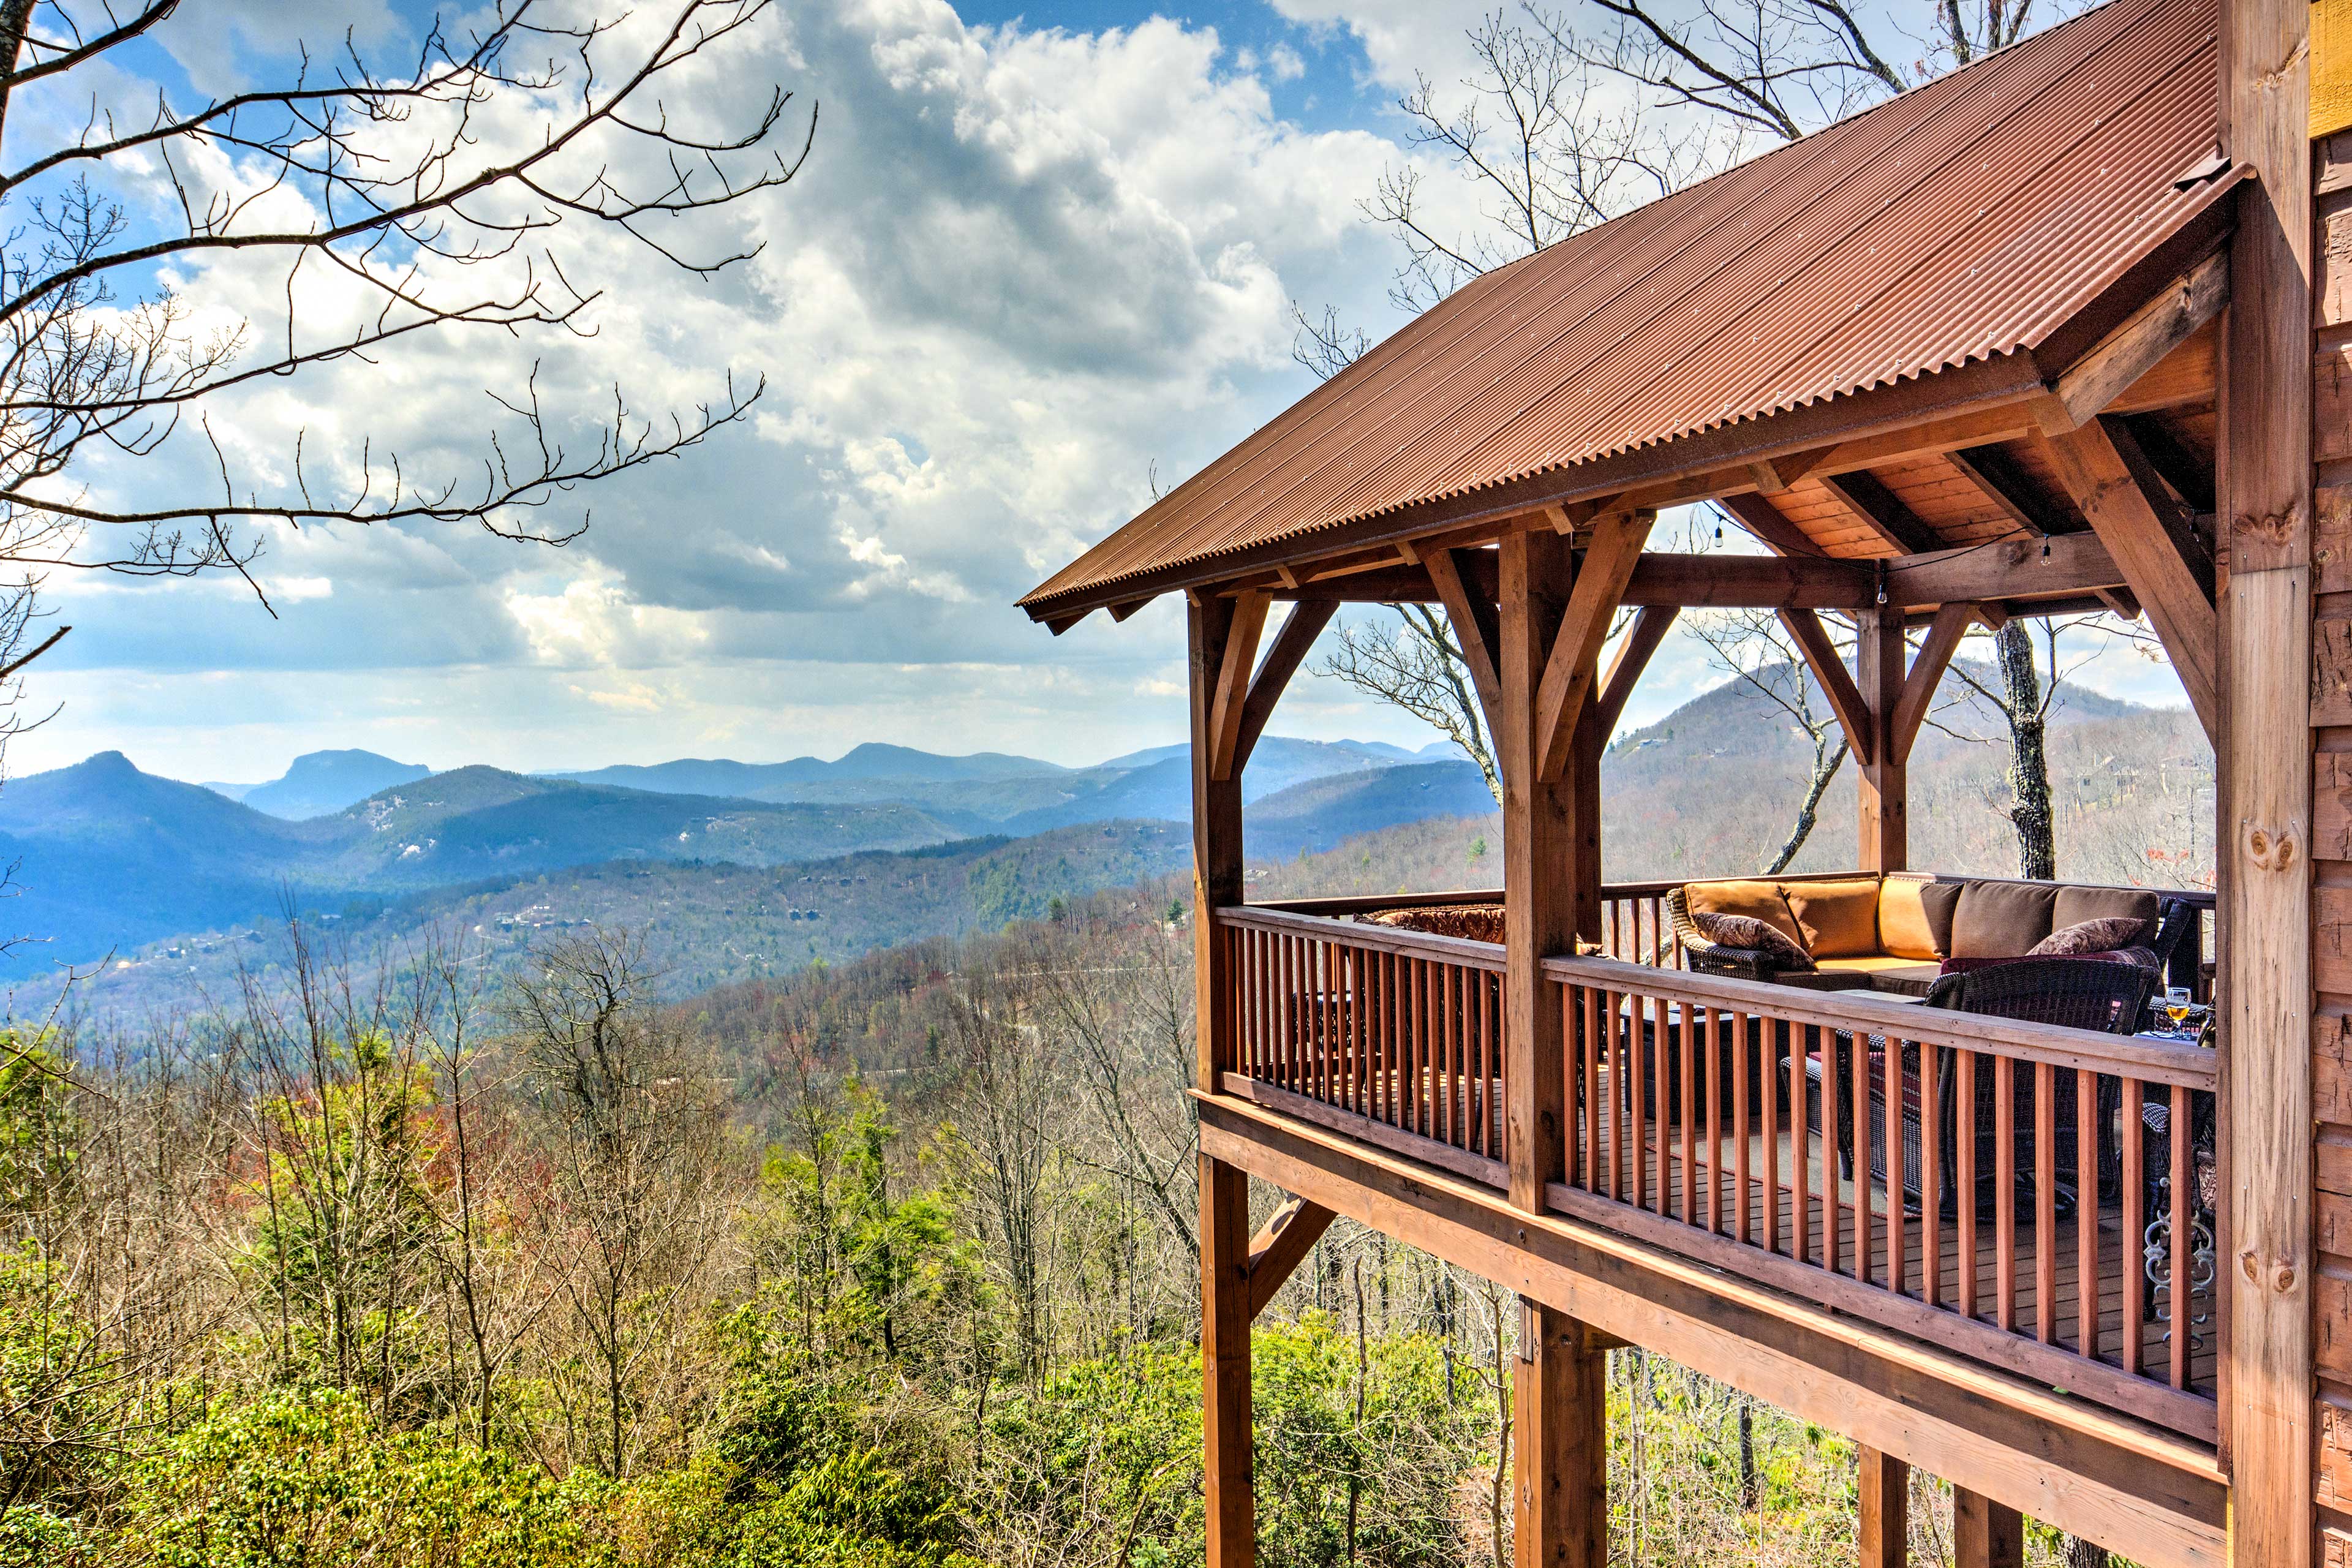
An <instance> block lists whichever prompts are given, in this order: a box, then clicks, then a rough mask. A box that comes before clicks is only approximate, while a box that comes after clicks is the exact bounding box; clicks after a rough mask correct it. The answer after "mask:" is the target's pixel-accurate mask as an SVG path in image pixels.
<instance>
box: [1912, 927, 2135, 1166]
mask: <svg viewBox="0 0 2352 1568" xmlns="http://www.w3.org/2000/svg"><path fill="white" fill-rule="evenodd" d="M2157 984H2158V973H2157V972H2156V971H2154V970H2151V969H2145V968H2142V967H2141V966H2140V965H2138V964H2136V963H2084V962H2083V961H2082V960H2080V959H2065V958H2052V959H2042V960H2036V961H2034V962H2032V963H2008V964H2003V965H2001V966H2000V968H1998V969H1980V970H1978V971H1976V972H1975V973H1969V974H1951V975H1947V976H1945V977H1944V978H1943V979H1941V980H1938V981H1937V982H1936V985H1935V989H1934V990H1932V991H1930V992H1928V993H1927V1001H1926V1002H1925V1003H1924V1004H1923V1005H1926V1006H1929V1007H1940V1008H1943V1009H1944V1010H1946V1011H1948V1012H1954V1013H1978V1014H1983V1015H1986V1016H1991V1017H1997V1018H2015V1019H2019V1020H2021V1021H2023V1022H2027V1023H2034V1024H2055V1025H2059V1026H2063V1027H2065V1028H2073V1029H2095V1030H2098V1031H2100V1032H2102V1033H2105V1034H2111V1035H2129V1034H2132V1033H2133V1032H2135V1031H2136V1030H2137V1028H2138V1027H2139V1024H2140V1019H2141V1016H2142V1015H2143V1014H2144V1012H2145V1011H2146V1009H2147V999H2148V996H2149V994H2150V993H2152V992H2153V991H2154V990H2155V988H2156V986H2157ZM1937 1054H1938V1055H1939V1056H1940V1057H1941V1058H1943V1060H1942V1061H1941V1063H1940V1064H1939V1066H1938V1068H1937V1074H1938V1079H1939V1081H1940V1083H1941V1084H1942V1086H1943V1089H1944V1093H1943V1095H1942V1102H1943V1105H1944V1107H1945V1110H1944V1115H1945V1118H1946V1127H1945V1131H1946V1134H1947V1135H1946V1137H1945V1138H1944V1140H1943V1143H1944V1157H1943V1162H1942V1163H1943V1165H1944V1176H1945V1184H1946V1191H1948V1192H1950V1193H1953V1194H1958V1190H1959V1189H1958V1171H1959V1165H1958V1151H1957V1141H1956V1139H1954V1138H1953V1137H1952V1136H1950V1134H1951V1132H1952V1131H1953V1128H1954V1125H1955V1122H1954V1120H1953V1119H1954V1118H1955V1117H1956V1115H1957V1112H1958V1106H1957V1105H1956V1104H1955V1103H1954V1094H1953V1092H1952V1091H1953V1089H1954V1088H1955V1087H1956V1085H1957V1081H1958V1073H1959V1056H1958V1052H1956V1051H1952V1050H1944V1051H1941V1052H1938V1053H1937ZM1994 1076H1995V1075H1994V1071H1993V1067H1992V1060H1991V1058H1990V1057H1985V1056H1979V1057H1978V1058H1977V1068H1976V1096H1975V1098H1976V1103H1975V1105H1974V1106H1973V1107H1971V1108H1970V1110H1971V1114H1973V1115H1974V1117H1975V1118H1976V1134H1977V1139H1976V1144H1977V1159H1976V1163H1977V1172H1976V1176H1977V1192H1978V1194H1979V1206H1982V1205H1986V1204H1989V1203H1990V1201H1991V1200H1992V1198H1993V1194H1992V1191H1991V1184H1992V1173H1993V1157H1994V1156H1993V1141H1994V1137H1995V1135H1996V1133H1997V1131H1998V1126H1997V1123H1996V1121H1995V1115H1996V1111H1995V1105H1994V1100H1995V1083H1994ZM2037 1076H2038V1075H2037V1074H2035V1073H2032V1072H2019V1073H2015V1074H2013V1075H2012V1081H2011V1092H2012V1100H2011V1112H2012V1115H2013V1117H2014V1120H2015V1123H2016V1125H2015V1127H2014V1129H2013V1130H2012V1137H2013V1138H2014V1140H2015V1145H2016V1150H2017V1173H2018V1188H2019V1194H2020V1195H2021V1196H2024V1195H2031V1194H2032V1191H2033V1171H2034V1169H2035V1163H2034V1148H2033V1136H2034V1132H2033V1129H2034V1107H2033V1094H2034V1081H2035V1079H2036V1078H2037ZM2050 1087H2051V1093H2052V1096H2053V1100H2054V1101H2055V1103H2054V1104H2053V1105H2052V1107H2051V1111H2052V1116H2051V1121H2052V1128H2053V1134H2054V1141H2055V1142H2056V1144H2057V1147H2056V1148H2055V1149H2054V1150H2053V1170H2054V1171H2055V1172H2056V1173H2058V1174H2059V1176H2060V1177H2061V1178H2062V1179H2061V1180H2059V1181H2058V1182H2057V1184H2056V1185H2057V1188H2058V1194H2057V1195H2058V1197H2059V1199H2060V1201H2061V1202H2063V1203H2068V1204H2071V1203H2073V1202H2074V1200H2075V1198H2076V1197H2077V1195H2078V1194H2076V1193H2075V1191H2074V1183H2073V1180H2072V1178H2073V1177H2074V1173H2075V1171H2076V1170H2077V1168H2078V1167H2077V1165H2076V1163H2075V1140H2076V1138H2077V1137H2078V1136H2079V1130H2078V1129H2077V1128H2076V1127H2075V1125H2074V1123H2075V1107H2076V1105H2077V1103H2078V1101H2077V1098H2076V1096H2075V1093H2074V1069H2072V1068H2058V1069H2056V1070H2055V1071H2054V1072H2053V1073H2052V1075H2051V1085H2050ZM2115 1092H2116V1090H2115V1085H2114V1084H2113V1083H2112V1082H2109V1081H2106V1080H2104V1079H2103V1080H2102V1081H2101V1083H2100V1085H2099V1107H2098V1114H2099V1122H2100V1125H2102V1126H2104V1125H2105V1124H2106V1122H2107V1121H2109V1120H2110V1119H2111V1117H2112V1114H2113V1111H2114V1109H2115V1108H2114V1106H2113V1105H2112V1104H2111V1103H2110V1100H2111V1099H2112V1097H2113V1096H2114V1094H2115ZM2121 1159H2122V1154H2121V1151H2119V1150H2116V1149H2113V1148H2105V1149H2101V1150H2100V1151H2099V1152H2098V1171H2099V1181H2100V1184H2101V1185H2102V1186H2103V1187H2110V1188H2111V1187H2112V1186H2113V1185H2114V1184H2115V1183H2116V1181H2117V1179H2118V1178H2119V1175H2120V1172H2121Z"/></svg>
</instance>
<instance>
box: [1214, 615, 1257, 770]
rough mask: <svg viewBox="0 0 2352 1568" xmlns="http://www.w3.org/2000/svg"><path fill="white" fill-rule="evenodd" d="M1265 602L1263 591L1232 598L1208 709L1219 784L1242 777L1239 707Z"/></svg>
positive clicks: (1243, 701)
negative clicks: (1214, 687)
mask: <svg viewBox="0 0 2352 1568" xmlns="http://www.w3.org/2000/svg"><path fill="white" fill-rule="evenodd" d="M1267 602H1268V601H1267V599H1266V596H1265V595H1264V594H1242V595H1236V596H1235V597H1234V599H1233V600H1232V601H1231V604H1232V605H1233V619H1232V622H1231V625H1230V626H1229V627H1228V628H1227V631H1226V634H1225V645H1224V650H1223V658H1220V659H1219V660H1218V663H1217V670H1216V678H1215V679H1216V689H1215V690H1214V691H1213V693H1212V697H1211V706H1210V711H1209V734H1208V742H1209V752H1208V755H1209V776H1210V777H1211V778H1213V779H1215V780H1217V781H1218V782H1219V783H1223V782H1224V781H1226V780H1229V779H1235V778H1238V777H1240V776H1241V771H1242V769H1241V737H1242V709H1243V707H1244V705H1245V704H1246V703H1247V702H1248V700H1249V681H1250V671H1251V669H1252V668H1253V667H1254V666H1255V664H1256V663H1257V639H1258V635H1259V634H1260V633H1261V632H1263V631H1264V630H1265V610H1266V605H1267Z"/></svg>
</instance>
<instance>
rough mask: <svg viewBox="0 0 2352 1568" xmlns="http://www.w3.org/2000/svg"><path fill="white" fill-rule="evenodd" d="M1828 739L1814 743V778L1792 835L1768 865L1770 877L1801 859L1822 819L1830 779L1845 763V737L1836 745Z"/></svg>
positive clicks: (1791, 832) (1799, 808)
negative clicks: (1806, 844) (1808, 840)
mask: <svg viewBox="0 0 2352 1568" xmlns="http://www.w3.org/2000/svg"><path fill="white" fill-rule="evenodd" d="M1826 740H1827V738H1826V737H1825V736H1824V737H1820V738H1817V739H1816V740H1815V741H1814V742H1813V776H1812V780H1811V783H1809V784H1806V786H1805V799H1804V803H1803V804H1802V805H1799V806H1798V807H1797V820H1796V821H1795V822H1793V823H1791V824H1790V826H1789V837H1788V838H1787V839H1786V840H1785V841H1783V842H1782V844H1781V845H1780V850H1779V852H1778V853H1776V854H1775V855H1774V856H1773V857H1772V860H1771V863H1770V864H1769V865H1768V866H1766V867H1765V868H1764V872H1763V874H1764V875H1765V876H1767V877H1774V876H1778V875H1780V873H1781V872H1783V871H1785V870H1787V869H1788V868H1789V862H1790V861H1791V860H1794V859H1795V858H1797V851H1798V850H1800V849H1802V848H1803V847H1805V840H1806V839H1808V838H1810V837H1812V833H1813V824H1814V823H1815V822H1817V821H1819V820H1820V818H1821V807H1822V795H1823V794H1825V793H1826V792H1827V791H1828V789H1829V787H1830V781H1831V780H1832V779H1833V778H1835V777H1837V771H1838V769H1840V768H1842V767H1843V766H1844V765H1845V751H1846V744H1845V738H1844V737H1843V735H1841V736H1839V738H1838V740H1837V742H1836V744H1834V745H1831V744H1828V743H1826Z"/></svg>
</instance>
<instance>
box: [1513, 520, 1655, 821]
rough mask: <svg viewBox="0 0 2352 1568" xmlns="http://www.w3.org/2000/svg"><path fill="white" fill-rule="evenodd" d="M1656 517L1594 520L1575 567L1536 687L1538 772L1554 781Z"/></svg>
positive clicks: (1564, 761)
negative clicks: (1602, 648) (1538, 683)
mask: <svg viewBox="0 0 2352 1568" xmlns="http://www.w3.org/2000/svg"><path fill="white" fill-rule="evenodd" d="M1655 521H1657V514H1656V513H1654V512H1634V513H1632V514H1630V515H1627V516H1623V517H1606V518H1603V519H1601V521H1599V522H1596V523H1595V524H1594V525H1593V530H1592V542H1591V544H1590V545H1588V546H1587V547H1586V548H1585V551H1584V555H1583V560H1582V562H1581V563H1580V564H1579V565H1578V566H1577V567H1576V578H1575V586H1574V588H1573V589H1572V590H1571V591H1570V597H1569V601H1568V604H1567V605H1566V606H1565V608H1564V610H1563V612H1562V615H1561V617H1560V625H1559V635H1558V636H1557V637H1554V638H1553V640H1552V644H1551V651H1550V654H1549V657H1548V658H1546V659H1545V661H1544V666H1543V679H1542V683H1541V685H1540V687H1539V688H1538V690H1537V693H1536V715H1535V717H1536V737H1535V738H1536V747H1537V749H1536V756H1535V762H1536V776H1537V777H1538V778H1541V779H1547V780H1552V781H1555V782H1556V781H1558V780H1559V778H1560V776H1561V774H1562V773H1563V772H1564V771H1565V770H1566V769H1567V767H1568V753H1569V748H1570V746H1571V745H1572V744H1573V743H1574V742H1575V738H1576V727H1577V721H1578V720H1579V719H1580V717H1581V716H1582V713H1583V710H1584V705H1585V702H1586V701H1587V700H1589V699H1590V698H1591V695H1592V687H1593V682H1594V680H1595V679H1596V669H1597V666H1598V664H1599V662H1600V658H1601V644H1602V643H1604V642H1606V641H1608V639H1609V623H1610V622H1611V621H1612V619H1614V618H1615V616H1616V614H1617V606H1618V605H1619V603H1620V602H1621V601H1622V598H1623V596H1624V593H1625V584H1627V583H1628V582H1629V581H1631V580H1632V578H1633V569H1634V567H1636V566H1637V565H1639V564H1640V563H1641V560H1642V543H1643V541H1644V540H1646V539H1647V538H1649V536H1650V525H1651V524H1652V523H1654V522H1655Z"/></svg>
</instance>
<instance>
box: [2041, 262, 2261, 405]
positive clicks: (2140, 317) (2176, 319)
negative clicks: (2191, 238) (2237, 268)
mask: <svg viewBox="0 0 2352 1568" xmlns="http://www.w3.org/2000/svg"><path fill="white" fill-rule="evenodd" d="M2229 302H2230V258H2229V253H2228V252H2227V251H2226V250H2217V251H2215V252H2214V253H2213V254H2212V255H2210V256H2208V257H2207V258H2205V259H2203V260H2202V261H2200V262H2199V263H2197V265H2195V266H2194V267H2191V268H2189V270H2188V271H2186V272H2184V273H2182V274H2181V275H2180V276H2179V277H2178V278H2176V279H2173V280H2172V281H2171V282H2170V283H2168V284H2167V285H2165V287H2164V288H2163V289H2160V290H2158V293H2157V296H2156V298H2155V299H2153V300H2149V301H2148V302H2147V304H2145V305H2142V306H2141V307H2140V308H2139V309H2138V310H2135V311H2133V312H2132V314H2131V315H2130V316H2129V317H2127V318H2126V320H2125V321H2124V323H2123V325H2121V326H2119V327H2117V328H2116V330H2115V331H2112V332H2109V333H2108V334H2107V335H2106V336H2105V337H2104V338H2102V339H2100V340H2099V341H2098V342H2096V343H2095V344H2093V345H2092V346H2091V348H2090V350H2089V352H2087V353H2084V355H2083V357H2082V358H2080V359H2078V360H2076V361H2075V362H2074V363H2073V364H2071V365H2069V366H2067V367H2066V369H2065V370H2064V372H2063V373H2062V374H2060V375H2059V377H2058V381H2057V384H2056V386H2055V388H2054V389H2053V390H2054V392H2055V394H2056V402H2057V404H2058V405H2059V406H2060V407H2062V408H2063V409H2064V410H2065V420H2066V422H2069V423H2071V424H2073V425H2075V426H2080V425H2081V424H2082V423H2083V422H2084V421H2085V420H2087V419H2094V418H2096V417H2097V416H2099V415H2100V414H2101V413H2103V412H2105V409H2106V408H2107V405H2110V404H2112V403H2114V402H2115V400H2116V398H2117V397H2118V396H2120V395H2122V393H2123V391H2124V389H2125V388H2126V387H2128V386H2129V385H2131V384H2132V383H2134V382H2136V381H2137V380H2138V379H2139V378H2140V377H2141V376H2143V375H2145V374H2147V373H2148V372H2149V371H2150V370H2152V369H2154V368H2155V366H2156V363H2157V362H2158V360H2160V359H2162V358H2163V357H2164V356H2165V355H2167V354H2168V353H2171V352H2172V351H2173V350H2174V349H2177V348H2179V346H2180V345H2181V344H2182V343H2184V342H2188V341H2189V338H2190V337H2191V336H2192V335H2193V334H2194V333H2195V332H2196V331H2197V329H2198V328H2200V327H2202V326H2203V325H2204V324H2205V323H2206V322H2208V321H2211V320H2212V319H2213V318H2214V317H2216V316H2218V315H2220V314H2221V307H2222V306H2224V305H2227V304H2228V303H2229ZM2044 428H2045V429H2047V428H2049V426H2047V425H2045V426H2044ZM2058 433H2059V432H2058V431H2056V430H2052V431H2051V434H2053V435H2055V434H2058Z"/></svg>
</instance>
